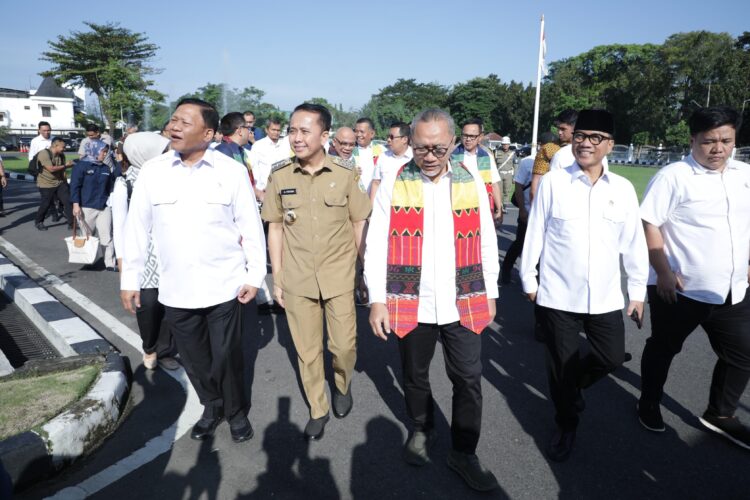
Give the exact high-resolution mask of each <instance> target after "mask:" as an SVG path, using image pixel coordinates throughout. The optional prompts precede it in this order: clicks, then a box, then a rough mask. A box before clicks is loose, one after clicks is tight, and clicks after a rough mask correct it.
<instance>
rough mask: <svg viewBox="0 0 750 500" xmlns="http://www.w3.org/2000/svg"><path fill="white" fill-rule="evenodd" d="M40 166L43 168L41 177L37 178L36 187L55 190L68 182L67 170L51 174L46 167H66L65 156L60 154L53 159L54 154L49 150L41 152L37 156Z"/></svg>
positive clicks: (40, 173)
mask: <svg viewBox="0 0 750 500" xmlns="http://www.w3.org/2000/svg"><path fill="white" fill-rule="evenodd" d="M37 160H38V161H39V164H40V165H41V166H42V168H41V169H40V170H41V171H40V172H39V175H38V176H37V177H36V185H37V186H38V187H40V188H54V187H57V186H59V185H60V184H62V183H63V182H66V180H65V170H58V171H57V172H50V171H49V170H47V169H46V168H44V167H52V166H55V167H59V166H61V165H65V155H64V154H62V153H60V154H59V155H55V156H54V158H53V157H52V152H51V151H50V150H49V149H45V150H43V151H40V152H39V156H37Z"/></svg>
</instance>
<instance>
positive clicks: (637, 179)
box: [609, 165, 659, 200]
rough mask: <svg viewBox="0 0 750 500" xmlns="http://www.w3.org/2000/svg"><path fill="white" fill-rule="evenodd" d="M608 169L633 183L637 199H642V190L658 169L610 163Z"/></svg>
mask: <svg viewBox="0 0 750 500" xmlns="http://www.w3.org/2000/svg"><path fill="white" fill-rule="evenodd" d="M609 169H610V170H611V171H612V172H614V173H616V174H618V175H621V176H623V177H625V178H626V179H627V180H629V181H630V182H632V183H633V186H634V187H635V192H636V193H637V194H638V200H643V192H644V191H645V190H646V186H647V185H648V182H649V181H650V180H651V178H652V177H653V176H654V175H655V174H656V172H658V171H659V169H658V168H653V167H630V166H628V167H626V166H623V165H611V166H610V167H609Z"/></svg>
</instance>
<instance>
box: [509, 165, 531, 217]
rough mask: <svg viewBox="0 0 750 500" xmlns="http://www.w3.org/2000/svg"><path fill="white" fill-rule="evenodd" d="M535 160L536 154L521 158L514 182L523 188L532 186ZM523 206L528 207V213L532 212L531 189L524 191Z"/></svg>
mask: <svg viewBox="0 0 750 500" xmlns="http://www.w3.org/2000/svg"><path fill="white" fill-rule="evenodd" d="M534 158H536V154H533V155H530V156H527V157H525V158H521V161H519V162H518V168H517V169H516V173H515V175H514V176H513V182H515V183H517V184H520V185H521V186H524V187H525V186H527V185H529V184H531V177H532V175H533V170H534ZM523 204H524V207H526V213H529V210H531V187H528V188H526V189H524V190H523Z"/></svg>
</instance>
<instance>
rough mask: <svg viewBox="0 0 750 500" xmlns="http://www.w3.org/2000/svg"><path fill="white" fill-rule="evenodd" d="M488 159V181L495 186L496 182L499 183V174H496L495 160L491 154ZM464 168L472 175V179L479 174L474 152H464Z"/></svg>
mask: <svg viewBox="0 0 750 500" xmlns="http://www.w3.org/2000/svg"><path fill="white" fill-rule="evenodd" d="M489 159H490V163H491V168H490V181H491V184H497V183H498V182H500V172H498V170H497V164H496V163H495V158H493V156H492V154H490V155H489ZM464 167H466V168H467V169H469V172H471V173H472V174H473V175H474V177H476V176H477V175H478V174H479V166H478V165H477V153H476V151H475V152H474V153H469V152H468V151H464ZM480 178H481V176H480ZM482 182H484V181H482ZM486 194H487V191H486V190H485V196H486Z"/></svg>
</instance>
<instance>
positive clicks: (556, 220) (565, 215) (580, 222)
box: [549, 205, 588, 240]
mask: <svg viewBox="0 0 750 500" xmlns="http://www.w3.org/2000/svg"><path fill="white" fill-rule="evenodd" d="M585 216H586V214H585V213H584V212H583V211H581V210H575V209H574V207H570V206H564V205H563V206H553V207H552V216H551V217H550V220H549V231H550V232H551V233H552V235H554V236H556V237H557V238H559V239H561V240H573V239H575V238H580V237H581V236H586V237H588V235H587V234H584V232H583V231H584V230H585V229H586V217H585Z"/></svg>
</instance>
